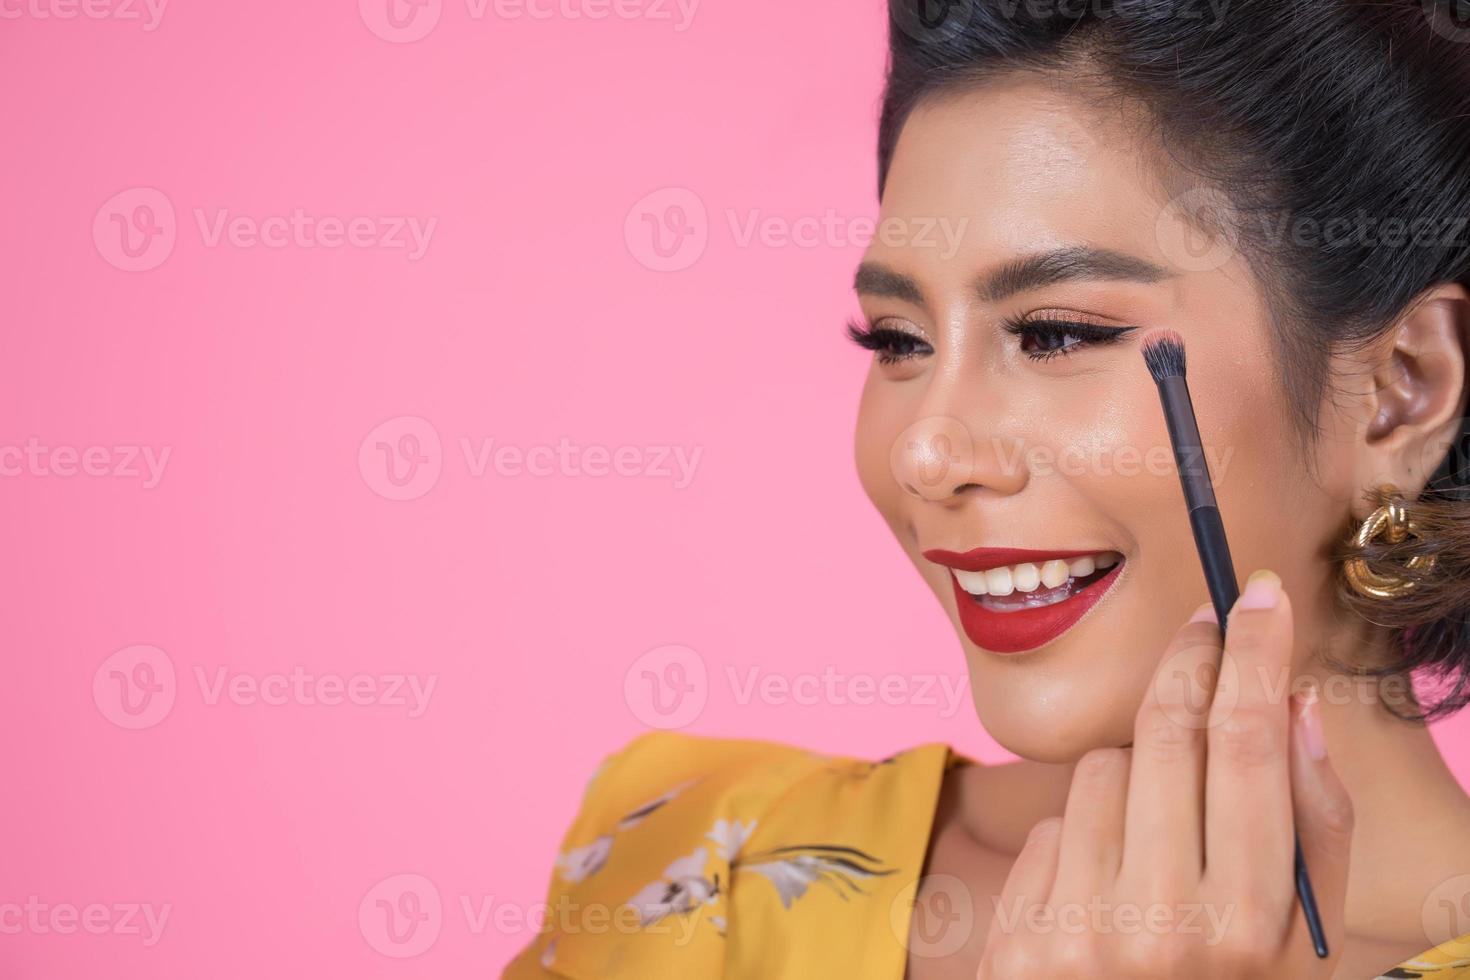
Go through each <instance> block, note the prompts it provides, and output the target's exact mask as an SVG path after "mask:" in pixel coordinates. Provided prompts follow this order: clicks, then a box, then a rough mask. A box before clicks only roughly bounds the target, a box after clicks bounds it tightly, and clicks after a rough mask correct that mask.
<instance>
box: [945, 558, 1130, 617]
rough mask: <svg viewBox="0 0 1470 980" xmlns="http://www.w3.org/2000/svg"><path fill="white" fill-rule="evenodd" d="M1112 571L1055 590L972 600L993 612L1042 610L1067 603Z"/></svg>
mask: <svg viewBox="0 0 1470 980" xmlns="http://www.w3.org/2000/svg"><path fill="white" fill-rule="evenodd" d="M1110 571H1112V569H1111V568H1100V569H1098V570H1097V571H1095V572H1093V573H1092V574H1091V575H1084V576H1082V577H1081V578H1069V579H1067V581H1065V582H1063V583H1062V584H1061V585H1059V586H1057V587H1056V588H1054V589H1047V588H1039V589H1036V590H1035V591H1033V592H1021V591H1016V592H1012V593H1011V594H1010V595H1004V596H996V595H977V596H971V597H970V598H972V599H974V600H975V601H976V602H978V603H979V604H980V605H982V606H984V607H985V608H986V609H989V610H991V611H993V612H1018V611H1019V610H1022V609H1040V608H1042V607H1043V606H1054V605H1056V604H1057V603H1059V602H1066V601H1067V600H1068V599H1070V598H1072V597H1073V596H1074V595H1076V594H1077V593H1079V592H1081V591H1082V590H1083V589H1085V588H1087V587H1088V586H1089V585H1091V584H1092V583H1094V582H1096V581H1097V580H1098V579H1100V578H1102V577H1103V576H1104V575H1106V574H1108V572H1110Z"/></svg>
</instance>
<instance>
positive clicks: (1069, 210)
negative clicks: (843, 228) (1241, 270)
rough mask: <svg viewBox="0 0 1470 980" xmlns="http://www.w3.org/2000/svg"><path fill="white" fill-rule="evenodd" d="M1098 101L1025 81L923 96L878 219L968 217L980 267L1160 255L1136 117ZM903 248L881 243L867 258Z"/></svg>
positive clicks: (1153, 190)
mask: <svg viewBox="0 0 1470 980" xmlns="http://www.w3.org/2000/svg"><path fill="white" fill-rule="evenodd" d="M1078 84H1081V83H1080V82H1079V83H1078ZM1092 101H1093V100H1091V99H1084V98H1083V97H1081V96H1080V95H1077V94H1072V95H1069V94H1068V93H1067V91H1066V90H1065V89H1064V88H1061V87H1059V86H1058V85H1057V84H1053V83H1050V82H1044V81H1041V80H1039V79H1031V78H1030V77H1029V76H1026V77H1021V78H1017V79H1013V80H1004V81H996V82H990V83H986V84H983V85H980V86H977V87H974V88H971V89H967V90H963V91H957V92H952V93H944V94H942V95H939V96H936V97H932V98H930V99H928V100H926V101H925V102H923V103H921V104H920V105H919V106H918V107H916V108H915V109H914V111H913V112H912V113H911V114H910V116H909V118H908V120H907V121H906V122H905V124H904V127H903V131H902V133H901V134H900V136H899V139H898V144H897V146H896V147H895V150H894V154H893V159H892V161H891V164H890V167H889V171H888V178H887V182H886V185H885V187H884V192H883V201H882V206H881V213H880V217H881V218H882V219H884V220H896V221H899V222H905V221H913V222H920V221H935V220H939V221H944V220H948V221H951V222H959V221H966V222H967V224H966V227H965V234H964V246H963V249H962V252H967V253H971V254H970V255H969V256H968V257H969V258H970V259H972V260H983V259H988V258H993V257H995V256H997V254H998V253H1014V252H1031V251H1040V250H1044V249H1047V248H1052V247H1056V246H1058V245H1066V244H1077V243H1088V244H1093V245H1097V246H1100V247H1107V248H1114V249H1117V250H1119V251H1126V252H1132V253H1134V254H1138V255H1146V256H1156V255H1158V254H1159V249H1158V243H1157V242H1156V241H1155V239H1156V238H1157V235H1156V233H1155V228H1154V224H1155V221H1156V218H1157V216H1158V215H1159V214H1160V211H1161V208H1162V207H1163V205H1164V204H1165V202H1166V200H1167V198H1166V196H1165V194H1164V192H1163V189H1162V187H1161V186H1160V184H1159V183H1158V179H1157V176H1156V173H1155V170H1154V168H1153V167H1152V166H1151V164H1150V162H1149V156H1148V154H1147V153H1146V152H1145V148H1144V146H1143V144H1142V143H1141V142H1140V139H1139V136H1138V131H1139V127H1138V126H1137V125H1135V124H1134V118H1135V117H1130V116H1129V115H1128V114H1127V112H1126V110H1125V109H1123V108H1122V107H1121V105H1120V104H1118V103H1114V104H1113V107H1112V108H1109V107H1107V106H1101V107H1100V106H1097V105H1093V104H1091V103H1092ZM903 242H904V239H903V238H902V236H898V237H895V238H893V239H890V240H887V241H880V240H879V239H875V240H874V242H873V247H872V248H870V249H869V253H868V254H869V256H870V257H873V258H881V256H882V255H883V254H884V253H888V254H893V253H894V252H895V251H897V250H900V249H902V248H903ZM962 257H963V256H958V255H957V256H955V258H957V259H959V258H962Z"/></svg>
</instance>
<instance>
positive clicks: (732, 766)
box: [504, 732, 1470, 980]
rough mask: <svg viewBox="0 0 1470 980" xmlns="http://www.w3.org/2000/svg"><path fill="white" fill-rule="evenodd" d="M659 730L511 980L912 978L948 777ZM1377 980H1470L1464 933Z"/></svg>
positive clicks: (583, 838) (907, 759) (937, 756)
mask: <svg viewBox="0 0 1470 980" xmlns="http://www.w3.org/2000/svg"><path fill="white" fill-rule="evenodd" d="M969 761H970V760H968V759H966V758H965V757H963V756H961V755H959V754H958V753H955V752H953V751H952V750H950V749H949V748H948V747H947V746H945V745H942V744H929V745H923V746H919V747H918V748H915V749H911V750H909V751H907V752H903V753H900V754H898V755H895V756H892V757H890V758H888V759H884V760H882V761H881V762H877V763H872V762H863V761H859V760H856V759H850V758H842V757H833V756H824V755H819V754H816V753H812V752H807V751H804V750H802V749H799V748H794V747H791V746H785V745H779V744H776V743H772V742H763V741H756V740H740V739H716V738H706V737H701V736H691V735H682V734H675V733H668V732H653V733H650V734H647V735H643V736H640V737H639V738H637V739H634V740H633V741H632V742H631V743H629V745H628V746H627V747H626V748H624V749H623V750H622V751H620V752H618V753H616V754H615V755H613V756H612V757H611V758H609V759H608V760H607V761H606V762H604V763H603V765H602V766H601V767H599V769H598V771H597V772H596V773H595V774H594V776H593V778H592V780H591V782H590V783H589V784H588V787H587V791H586V794H585V796H584V798H583V802H582V807H581V809H580V811H579V812H578V814H577V817H576V819H575V821H574V822H573V824H572V826H571V828H570V829H569V830H568V832H567V834H566V836H565V838H564V840H563V845H562V848H561V853H560V856H559V857H558V858H557V860H556V866H555V871H554V873H553V876H552V883H551V888H550V891H549V893H548V896H547V907H546V915H545V928H544V929H543V930H542V932H541V933H540V934H539V935H538V936H537V938H536V940H535V941H534V942H532V943H531V945H530V946H528V947H527V949H526V950H525V951H524V952H523V953H522V954H521V955H520V956H519V957H518V958H517V959H516V960H515V961H514V962H512V963H511V964H510V966H509V967H507V969H506V972H505V973H504V978H505V980H554V978H570V980H594V978H596V980H618V978H628V980H661V978H670V980H673V978H678V980H690V978H693V980H714V978H721V977H730V978H752V980H782V978H793V980H796V978H799V980H818V978H824V977H833V978H838V977H840V978H843V980H901V978H902V977H903V976H904V972H905V964H906V960H907V952H906V945H907V943H908V939H909V927H910V922H911V917H912V907H911V906H912V899H913V895H914V889H915V887H916V883H917V881H918V879H919V877H920V876H921V875H922V873H923V862H924V855H925V852H926V849H927V846H928V841H929V833H930V829H931V827H932V826H933V822H934V809H935V805H936V803H937V800H938V796H939V790H940V787H941V784H942V781H943V777H944V773H945V771H946V770H947V769H948V768H950V767H951V766H954V765H961V764H965V763H968V762H969ZM1383 977H1392V978H1415V977H1426V978H1429V980H1456V978H1459V980H1470V936H1467V937H1464V938H1462V939H1459V940H1455V941H1454V942H1451V943H1446V944H1445V945H1444V946H1441V947H1437V948H1436V949H1432V950H1429V951H1428V952H1426V953H1423V954H1422V955H1421V956H1419V957H1416V958H1415V959H1413V960H1410V961H1408V962H1405V963H1403V964H1400V965H1399V966H1398V967H1396V968H1394V969H1393V970H1390V971H1388V972H1387V973H1385V974H1383Z"/></svg>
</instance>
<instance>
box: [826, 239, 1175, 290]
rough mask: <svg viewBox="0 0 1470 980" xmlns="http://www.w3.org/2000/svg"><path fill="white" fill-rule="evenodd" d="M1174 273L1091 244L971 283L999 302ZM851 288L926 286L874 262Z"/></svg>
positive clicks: (1014, 263) (1035, 257) (1023, 261)
mask: <svg viewBox="0 0 1470 980" xmlns="http://www.w3.org/2000/svg"><path fill="white" fill-rule="evenodd" d="M1173 274H1174V273H1172V272H1170V271H1169V270H1168V269H1166V268H1164V267H1163V266H1160V265H1155V264H1154V263H1152V262H1149V261H1146V260H1144V259H1141V258H1139V257H1137V256H1136V255H1128V254H1127V253H1125V252H1115V251H1113V250H1112V249H1108V248H1094V247H1092V246H1090V245H1069V246H1066V247H1064V248H1056V249H1052V250H1050V251H1046V252H1036V253H1034V254H1032V255H1024V256H1022V257H1020V258H1018V259H1013V260H1011V261H1010V262H1007V263H1005V264H1004V265H1002V266H1000V267H999V268H997V269H995V270H993V271H992V272H990V273H988V274H986V275H983V276H981V277H980V278H979V279H978V280H976V282H975V292H976V294H977V295H978V296H979V297H980V298H981V299H983V300H985V301H987V302H991V303H996V302H999V301H1001V300H1003V299H1006V298H1007V297H1009V296H1013V295H1015V294H1016V293H1021V292H1025V291H1026V290H1028V289H1040V288H1042V287H1043V286H1054V285H1057V284H1058V283H1064V282H1087V281H1092V282H1096V281H1126V282H1142V283H1155V282H1159V281H1161V280H1164V279H1167V278H1169V277H1170V276H1172V275H1173ZM852 285H853V289H855V290H857V292H858V293H860V294H863V295H867V296H884V297H888V298H890V299H900V300H906V301H908V302H910V303H915V304H921V303H923V302H924V291H923V290H922V289H920V288H919V284H918V283H917V282H916V281H915V280H914V279H913V278H912V277H910V276H906V275H904V274H903V273H901V272H897V271H895V270H893V269H890V268H888V267H887V266H885V265H882V264H881V263H878V262H864V263H863V264H861V265H859V266H858V268H857V275H856V276H854V277H853V284H852Z"/></svg>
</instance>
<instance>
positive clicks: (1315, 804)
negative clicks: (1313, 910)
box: [1289, 685, 1353, 950]
mask: <svg viewBox="0 0 1470 980" xmlns="http://www.w3.org/2000/svg"><path fill="white" fill-rule="evenodd" d="M1292 701H1293V704H1292V711H1291V715H1292V723H1291V790H1292V806H1293V809H1294V810H1295V813H1296V829H1297V833H1298V834H1299V835H1300V836H1301V842H1302V857H1303V859H1304V860H1305V862H1306V865H1307V871H1308V873H1309V874H1310V876H1311V881H1312V891H1313V893H1314V895H1315V896H1316V899H1317V910H1318V912H1319V914H1320V915H1321V917H1322V925H1323V928H1324V930H1325V931H1326V934H1327V946H1328V948H1329V949H1334V950H1335V949H1341V948H1342V942H1343V933H1344V926H1343V909H1344V907H1345V905H1346V901H1347V880H1348V858H1349V856H1350V854H1351V845H1352V839H1353V802H1352V799H1351V798H1350V797H1349V796H1348V794H1347V790H1346V789H1345V788H1344V787H1343V785H1342V781H1341V780H1340V779H1338V778H1337V770H1336V769H1334V768H1333V767H1332V761H1331V760H1330V759H1329V758H1328V757H1327V745H1326V743H1325V742H1324V741H1323V738H1322V713H1321V705H1320V700H1319V698H1318V697H1317V689H1316V686H1315V685H1312V686H1311V687H1310V688H1309V689H1308V690H1306V691H1304V692H1302V695H1301V696H1300V697H1299V698H1298V697H1294V698H1293V699H1292ZM1289 941H1290V942H1291V943H1292V944H1293V945H1295V946H1297V948H1305V947H1306V946H1307V945H1309V943H1310V939H1309V937H1308V935H1307V928H1306V920H1305V919H1304V918H1303V917H1302V913H1301V911H1300V910H1299V909H1298V910H1297V911H1296V913H1295V922H1294V923H1293V925H1292V936H1291V938H1290V940H1289Z"/></svg>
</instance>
